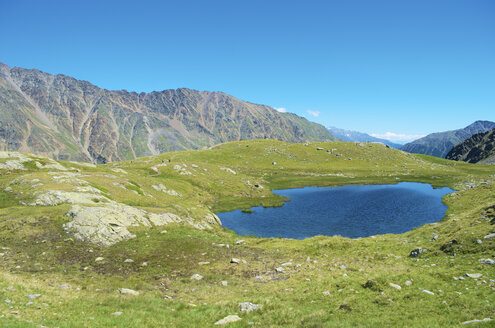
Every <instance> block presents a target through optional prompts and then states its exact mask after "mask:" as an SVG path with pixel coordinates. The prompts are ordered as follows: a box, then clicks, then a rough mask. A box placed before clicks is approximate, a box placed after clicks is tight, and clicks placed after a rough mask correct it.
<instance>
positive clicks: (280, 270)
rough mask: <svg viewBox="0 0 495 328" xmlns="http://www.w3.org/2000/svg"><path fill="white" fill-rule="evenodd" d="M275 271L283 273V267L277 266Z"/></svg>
mask: <svg viewBox="0 0 495 328" xmlns="http://www.w3.org/2000/svg"><path fill="white" fill-rule="evenodd" d="M275 271H276V272H278V273H284V272H285V271H284V268H282V267H278V268H275Z"/></svg>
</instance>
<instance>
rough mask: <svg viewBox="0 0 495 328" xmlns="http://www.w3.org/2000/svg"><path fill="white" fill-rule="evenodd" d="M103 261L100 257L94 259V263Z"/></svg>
mask: <svg viewBox="0 0 495 328" xmlns="http://www.w3.org/2000/svg"><path fill="white" fill-rule="evenodd" d="M103 260H104V258H103V257H101V256H99V257H97V258H95V262H101V261H103Z"/></svg>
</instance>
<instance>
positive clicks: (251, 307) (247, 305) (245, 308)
mask: <svg viewBox="0 0 495 328" xmlns="http://www.w3.org/2000/svg"><path fill="white" fill-rule="evenodd" d="M262 307H263V306H262V305H261V304H253V303H251V302H244V303H239V310H240V311H241V312H246V313H249V312H251V311H256V310H260V309H261V308H262Z"/></svg>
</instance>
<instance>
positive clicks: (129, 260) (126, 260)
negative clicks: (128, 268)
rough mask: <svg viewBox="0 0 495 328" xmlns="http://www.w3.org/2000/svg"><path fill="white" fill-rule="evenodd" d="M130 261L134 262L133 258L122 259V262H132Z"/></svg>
mask: <svg viewBox="0 0 495 328" xmlns="http://www.w3.org/2000/svg"><path fill="white" fill-rule="evenodd" d="M132 262H134V260H133V259H125V260H124V263H132Z"/></svg>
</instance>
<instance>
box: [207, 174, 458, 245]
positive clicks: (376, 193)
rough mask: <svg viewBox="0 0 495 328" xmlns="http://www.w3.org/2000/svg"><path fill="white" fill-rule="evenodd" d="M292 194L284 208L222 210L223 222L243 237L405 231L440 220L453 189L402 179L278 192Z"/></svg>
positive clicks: (375, 233) (347, 234) (345, 235)
mask: <svg viewBox="0 0 495 328" xmlns="http://www.w3.org/2000/svg"><path fill="white" fill-rule="evenodd" d="M273 192H274V193H276V194H278V195H282V196H286V197H289V198H290V201H289V202H286V203H285V204H284V206H282V207H276V208H263V207H262V206H260V207H252V208H251V209H252V210H253V211H254V212H253V213H250V214H249V213H242V212H241V210H236V211H232V212H227V213H217V215H218V216H219V218H220V220H221V221H222V225H223V226H224V227H227V228H229V229H232V230H234V231H235V232H237V233H238V234H239V235H255V236H259V237H283V238H295V239H304V238H307V237H312V236H317V235H326V236H334V235H341V236H344V237H350V238H358V237H367V236H372V235H378V234H385V233H403V232H406V231H409V230H412V229H413V228H415V227H419V226H421V225H423V224H425V223H432V222H437V221H440V220H441V219H442V218H443V216H444V215H445V211H446V210H447V206H446V205H444V204H443V203H442V197H443V196H444V195H446V194H448V193H451V192H453V190H452V189H450V188H439V189H434V188H432V186H431V185H429V184H423V183H412V182H401V183H398V184H394V185H351V186H342V187H324V188H321V187H306V188H299V189H284V190H274V191H273Z"/></svg>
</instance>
